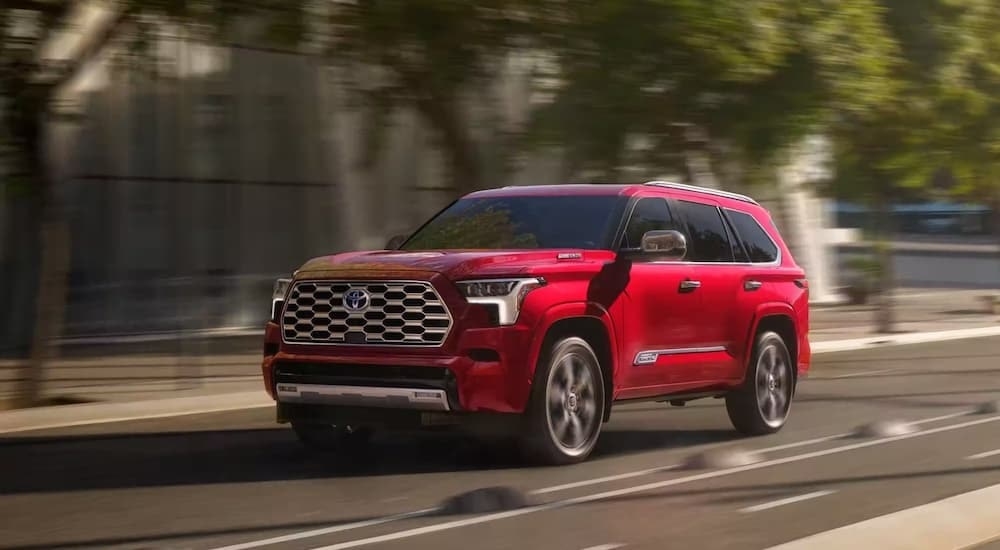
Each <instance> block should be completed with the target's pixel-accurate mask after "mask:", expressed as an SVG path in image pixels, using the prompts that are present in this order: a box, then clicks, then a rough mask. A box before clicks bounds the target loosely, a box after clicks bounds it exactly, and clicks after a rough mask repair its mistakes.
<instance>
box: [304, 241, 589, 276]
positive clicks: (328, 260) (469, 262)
mask: <svg viewBox="0 0 1000 550" xmlns="http://www.w3.org/2000/svg"><path fill="white" fill-rule="evenodd" d="M595 252H597V251H585V250H578V249H545V250H487V251H483V250H447V251H419V252H418V251H401V250H379V251H373V252H347V253H344V254H336V255H332V256H323V257H320V258H314V259H312V260H309V261H308V262H306V263H305V264H304V265H303V266H302V267H301V268H300V269H299V273H300V274H306V273H308V274H310V275H313V276H316V275H321V276H340V275H351V274H366V275H367V274H371V273H372V272H377V273H378V274H379V275H384V276H395V275H396V274H406V273H414V272H423V273H428V272H432V273H440V274H442V275H444V276H446V277H448V278H449V279H452V280H457V279H467V278H469V277H477V276H483V277H488V276H494V275H520V274H526V273H529V272H530V271H531V269H532V268H537V267H542V266H551V265H554V264H557V263H558V264H563V263H579V262H582V261H586V259H587V256H588V255H591V254H594V253H595ZM604 254H606V253H604Z"/></svg>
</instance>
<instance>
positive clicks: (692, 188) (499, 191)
mask: <svg viewBox="0 0 1000 550" xmlns="http://www.w3.org/2000/svg"><path fill="white" fill-rule="evenodd" d="M646 186H655V187H660V188H664V189H673V190H677V191H683V192H688V193H696V194H705V195H712V196H715V197H722V198H726V199H732V200H738V201H742V202H746V203H750V204H757V201H755V200H754V199H752V198H750V197H748V196H746V195H741V194H739V193H732V192H729V191H724V190H722V189H713V188H709V187H699V186H696V185H687V184H683V183H674V182H670V181H659V180H657V181H648V182H645V183H565V184H549V185H515V186H508V187H500V188H495V189H484V190H482V191H476V192H473V193H470V194H469V195H468V196H470V197H477V198H483V197H510V196H545V195H563V194H569V195H632V194H635V193H636V192H638V191H639V190H641V189H642V188H643V187H646Z"/></svg>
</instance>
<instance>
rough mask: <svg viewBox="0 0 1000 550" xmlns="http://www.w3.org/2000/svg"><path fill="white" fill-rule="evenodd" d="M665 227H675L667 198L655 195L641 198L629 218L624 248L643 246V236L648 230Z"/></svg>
mask: <svg viewBox="0 0 1000 550" xmlns="http://www.w3.org/2000/svg"><path fill="white" fill-rule="evenodd" d="M665 229H675V226H674V222H673V218H672V217H671V215H670V207H668V206H667V200H666V199H662V198H655V197H650V198H645V199H639V202H637V203H635V208H634V209H633V210H632V217H631V218H629V220H628V227H626V228H625V238H624V242H622V248H639V247H640V246H642V236H643V235H644V234H645V233H646V232H647V231H662V230H665Z"/></svg>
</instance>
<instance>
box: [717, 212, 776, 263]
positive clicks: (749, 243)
mask: <svg viewBox="0 0 1000 550" xmlns="http://www.w3.org/2000/svg"><path fill="white" fill-rule="evenodd" d="M726 214H727V216H728V217H729V221H731V222H732V223H733V228H734V229H735V230H736V234H737V237H738V238H739V239H740V241H742V242H743V248H745V249H746V250H747V253H748V254H750V261H751V262H753V263H761V264H766V263H771V262H773V261H775V260H777V259H778V247H777V245H775V244H774V241H773V240H771V237H770V236H768V234H767V231H765V230H764V228H763V227H761V226H760V224H759V223H757V220H755V219H754V217H753V216H751V215H750V214H747V213H745V212H738V211H736V210H727V211H726Z"/></svg>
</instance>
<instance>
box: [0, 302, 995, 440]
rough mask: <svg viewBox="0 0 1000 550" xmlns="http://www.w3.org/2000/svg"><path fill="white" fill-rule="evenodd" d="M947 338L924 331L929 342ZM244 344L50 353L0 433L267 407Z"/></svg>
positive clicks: (970, 317) (835, 322)
mask: <svg viewBox="0 0 1000 550" xmlns="http://www.w3.org/2000/svg"><path fill="white" fill-rule="evenodd" d="M983 294H984V293H983V291H978V290H972V291H968V290H948V291H942V290H926V291H922V290H912V289H911V290H907V291H904V292H900V293H899V294H898V296H897V300H896V305H897V308H896V312H897V317H896V318H897V329H898V333H909V334H908V335H906V336H905V337H902V338H901V339H900V341H898V342H897V343H912V342H915V341H920V340H921V339H922V338H924V336H923V335H922V334H920V333H937V332H940V331H965V332H960V333H956V334H959V335H962V337H970V336H974V335H977V333H976V329H982V328H984V327H985V330H986V331H991V330H994V329H995V330H997V331H998V334H1000V316H997V315H991V314H987V313H986V312H985V308H984V306H983V304H982V303H981V302H980V301H979V297H980V296H982V295H983ZM874 310H875V306H871V305H868V306H831V307H815V308H813V310H812V315H811V330H810V340H811V341H812V342H813V343H814V346H815V347H816V352H817V353H829V352H833V351H842V350H847V349H861V348H864V347H867V346H869V345H871V343H872V341H873V340H878V341H881V340H885V339H886V338H885V337H884V336H880V335H878V334H877V333H875V332H874V329H873V327H872V322H873V321H874ZM966 333H968V334H966ZM978 335H981V334H978ZM872 337H875V338H872ZM954 337H955V334H951V335H940V334H927V339H930V340H931V341H934V340H936V339H951V338H954ZM866 338H867V341H866V340H865V339H866ZM251 343H252V349H244V350H242V351H241V350H239V349H238V348H236V349H234V348H233V346H231V345H229V346H227V347H228V348H229V349H227V350H226V351H228V352H229V353H216V354H206V355H188V356H180V357H178V356H176V355H168V354H164V353H162V350H156V351H157V352H159V353H156V354H138V353H136V352H135V347H134V346H130V347H129V349H128V353H123V354H116V355H106V356H99V355H95V354H93V353H92V352H88V353H87V354H86V357H77V358H73V357H64V358H61V359H58V360H56V361H54V362H53V363H52V364H51V366H50V368H49V369H48V372H47V373H46V376H47V381H46V391H47V394H48V395H49V397H51V398H53V399H54V400H56V402H59V403H65V404H62V405H58V406H49V407H39V408H36V409H30V410H21V411H5V412H0V433H4V432H12V431H21V430H24V429H38V427H47V426H56V425H68V424H86V423H95V422H101V421H103V422H107V421H112V420H118V419H124V418H152V417H157V416H171V415H178V414H194V413H202V412H214V411H220V410H233V409H245V408H252V407H265V406H268V405H269V404H270V403H271V401H270V398H269V397H268V396H267V394H266V393H265V392H264V388H263V386H262V382H261V379H260V360H261V352H260V350H259V344H258V343H257V342H255V341H254V340H253V339H249V340H247V344H246V347H247V348H250V344H251ZM109 348H112V347H111V346H109ZM109 351H110V349H109ZM14 367H15V364H14V363H13V362H11V361H0V400H6V399H8V398H9V397H10V396H11V391H12V390H13V382H14V377H15V376H16V369H15V368H14ZM69 419H71V420H69Z"/></svg>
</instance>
